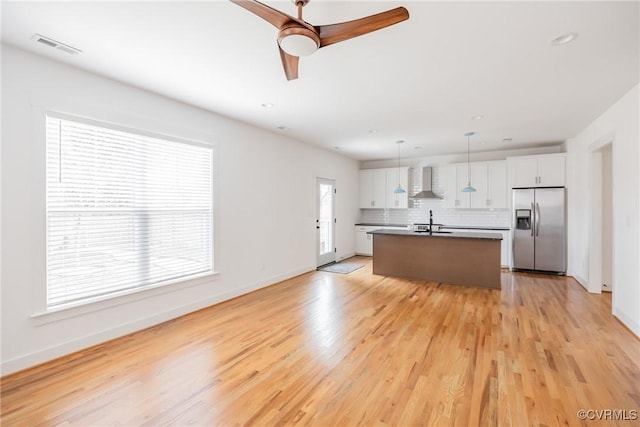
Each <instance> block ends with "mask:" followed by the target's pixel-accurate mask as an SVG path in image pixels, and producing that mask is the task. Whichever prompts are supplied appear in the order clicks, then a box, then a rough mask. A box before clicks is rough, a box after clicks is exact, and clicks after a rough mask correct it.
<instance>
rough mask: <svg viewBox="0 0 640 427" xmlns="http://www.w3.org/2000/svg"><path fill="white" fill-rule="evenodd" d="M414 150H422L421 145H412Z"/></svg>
mask: <svg viewBox="0 0 640 427" xmlns="http://www.w3.org/2000/svg"><path fill="white" fill-rule="evenodd" d="M413 149H414V150H422V147H413Z"/></svg>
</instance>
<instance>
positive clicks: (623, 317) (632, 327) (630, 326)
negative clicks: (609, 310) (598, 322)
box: [613, 310, 640, 338]
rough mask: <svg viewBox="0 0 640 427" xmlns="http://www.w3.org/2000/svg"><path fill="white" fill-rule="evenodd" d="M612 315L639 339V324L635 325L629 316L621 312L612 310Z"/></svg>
mask: <svg viewBox="0 0 640 427" xmlns="http://www.w3.org/2000/svg"><path fill="white" fill-rule="evenodd" d="M613 315H614V316H616V317H617V318H618V320H620V322H622V324H623V325H624V326H626V327H627V328H628V329H629V330H630V331H631V332H633V333H634V334H635V335H636V337H638V338H640V324H638V323H636V322H634V321H633V319H631V318H630V317H629V316H627V315H626V314H624V313H623V312H621V311H620V310H614V311H613Z"/></svg>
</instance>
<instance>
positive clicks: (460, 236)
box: [367, 229, 502, 240]
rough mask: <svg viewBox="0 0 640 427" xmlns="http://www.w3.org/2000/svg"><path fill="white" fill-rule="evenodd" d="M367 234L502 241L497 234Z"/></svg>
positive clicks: (373, 232)
mask: <svg viewBox="0 0 640 427" xmlns="http://www.w3.org/2000/svg"><path fill="white" fill-rule="evenodd" d="M367 234H387V235H392V236H412V237H421V238H433V237H444V238H446V239H449V238H454V239H485V240H502V234H499V233H476V232H470V233H461V232H455V231H454V232H444V233H443V232H438V231H434V232H433V233H432V234H430V233H429V232H417V231H412V230H384V229H381V230H373V231H368V232H367Z"/></svg>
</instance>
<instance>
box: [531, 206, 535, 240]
mask: <svg viewBox="0 0 640 427" xmlns="http://www.w3.org/2000/svg"><path fill="white" fill-rule="evenodd" d="M531 215H533V218H532V220H533V221H531V237H533V230H534V228H536V223H535V221H536V218H535V216H536V207H535V205H534V204H533V202H531Z"/></svg>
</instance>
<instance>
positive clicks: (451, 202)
mask: <svg viewBox="0 0 640 427" xmlns="http://www.w3.org/2000/svg"><path fill="white" fill-rule="evenodd" d="M443 169H444V205H445V206H446V207H447V208H470V207H471V197H470V196H469V193H463V192H462V188H463V187H465V186H466V185H467V183H468V182H469V166H468V165H467V164H464V165H462V164H460V165H453V166H448V167H445V168H443Z"/></svg>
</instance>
